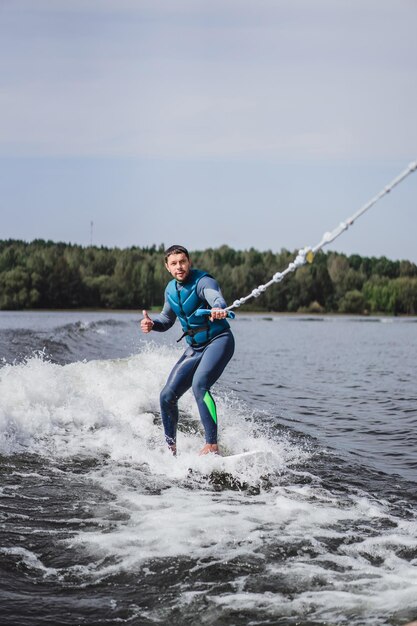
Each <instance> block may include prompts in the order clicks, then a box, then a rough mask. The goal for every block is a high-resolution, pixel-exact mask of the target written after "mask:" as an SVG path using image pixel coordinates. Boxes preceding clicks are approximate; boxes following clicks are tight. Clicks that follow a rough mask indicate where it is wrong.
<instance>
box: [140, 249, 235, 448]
mask: <svg viewBox="0 0 417 626" xmlns="http://www.w3.org/2000/svg"><path fill="white" fill-rule="evenodd" d="M165 267H166V268H167V270H168V272H169V273H170V274H171V276H172V277H173V279H172V280H171V281H170V282H169V283H168V285H167V287H166V289H165V303H164V307H163V309H162V311H161V313H160V314H159V315H156V316H155V317H153V318H152V319H151V318H150V317H149V315H148V313H147V311H143V315H144V318H143V320H142V321H141V324H140V325H141V330H142V332H144V333H149V332H151V330H155V331H157V332H164V331H166V330H168V328H171V326H172V325H173V324H174V322H175V320H176V318H178V319H179V321H180V323H181V326H182V329H183V335H182V336H181V337H180V339H182V338H183V337H185V338H186V341H187V343H188V346H187V349H186V350H185V352H184V354H183V355H182V356H181V358H180V360H179V361H178V363H176V365H175V366H174V368H173V370H172V372H171V374H170V375H169V377H168V380H167V383H166V385H165V387H164V389H163V390H162V392H161V397H160V403H161V415H162V422H163V425H164V431H165V439H166V441H167V443H168V446H169V448H170V449H171V450H172V452H173V454H174V455H175V454H176V452H177V443H176V441H177V424H178V400H179V398H180V397H181V396H182V395H183V394H184V393H185V392H186V391H187V390H188V389H190V388H191V387H192V390H193V393H194V396H195V399H196V402H197V406H198V410H199V413H200V418H201V421H202V423H203V427H204V431H205V438H206V444H205V446H204V447H203V448H202V449H201V450H200V454H209V453H214V454H218V453H219V448H218V445H217V411H216V404H215V402H214V399H213V396H212V395H211V391H210V389H211V387H212V385H213V384H214V383H215V382H216V380H217V379H218V378H219V377H220V376H221V374H222V372H223V370H224V368H225V367H226V365H227V364H228V362H229V361H230V359H231V358H232V356H233V352H234V348H235V342H234V338H233V335H232V332H231V330H230V326H229V323H228V322H227V320H226V319H225V318H226V317H227V311H225V310H224V309H225V308H226V302H225V300H224V298H223V296H222V293H221V291H220V287H219V285H218V283H217V282H216V280H215V279H214V278H213V277H212V276H210V275H209V274H208V273H207V272H203V271H200V270H196V269H193V268H192V267H191V260H190V256H189V254H188V251H187V249H186V248H184V247H183V246H177V245H175V246H171V247H170V248H168V249H167V250H166V251H165ZM198 309H210V314H209V315H207V314H206V315H196V314H195V313H196V311H197V310H198ZM180 339H179V340H178V341H180Z"/></svg>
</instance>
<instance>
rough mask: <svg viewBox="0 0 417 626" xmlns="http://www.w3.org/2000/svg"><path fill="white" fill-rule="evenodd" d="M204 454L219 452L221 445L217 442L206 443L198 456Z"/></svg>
mask: <svg viewBox="0 0 417 626" xmlns="http://www.w3.org/2000/svg"><path fill="white" fill-rule="evenodd" d="M203 454H219V446H218V445H217V443H206V445H205V446H204V447H203V448H201V450H200V452H199V453H198V456H202V455H203Z"/></svg>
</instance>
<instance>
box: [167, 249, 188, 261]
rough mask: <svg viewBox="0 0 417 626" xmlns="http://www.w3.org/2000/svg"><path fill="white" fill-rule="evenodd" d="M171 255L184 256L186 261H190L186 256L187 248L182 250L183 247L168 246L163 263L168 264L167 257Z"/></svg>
mask: <svg viewBox="0 0 417 626" xmlns="http://www.w3.org/2000/svg"><path fill="white" fill-rule="evenodd" d="M171 254H185V256H186V257H187V259H188V260H190V255H189V254H188V250H187V248H184V246H170V247H169V248H167V249H166V250H165V254H164V256H165V263H167V262H168V257H169V256H171Z"/></svg>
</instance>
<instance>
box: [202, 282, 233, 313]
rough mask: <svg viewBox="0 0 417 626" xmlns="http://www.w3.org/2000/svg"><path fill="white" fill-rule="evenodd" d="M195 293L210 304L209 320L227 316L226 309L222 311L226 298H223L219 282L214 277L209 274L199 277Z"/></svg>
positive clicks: (225, 305)
mask: <svg viewBox="0 0 417 626" xmlns="http://www.w3.org/2000/svg"><path fill="white" fill-rule="evenodd" d="M197 295H198V297H199V298H201V299H202V300H206V302H208V304H209V305H210V306H211V317H210V319H211V321H213V320H214V319H222V318H224V317H227V311H224V309H225V308H226V307H227V304H226V300H225V299H224V298H223V294H222V292H221V290H220V287H219V283H218V282H217V280H216V279H215V278H212V277H211V276H203V277H202V278H200V280H199V281H198V285H197Z"/></svg>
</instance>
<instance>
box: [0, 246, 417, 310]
mask: <svg viewBox="0 0 417 626" xmlns="http://www.w3.org/2000/svg"><path fill="white" fill-rule="evenodd" d="M295 255H296V253H295V252H294V251H293V252H290V251H288V250H281V251H280V252H278V253H273V252H271V251H267V252H259V251H257V250H254V249H253V248H251V249H250V250H234V249H232V248H229V247H228V246H221V247H220V248H214V249H211V248H210V249H208V250H203V251H195V252H192V261H193V264H194V266H195V267H198V268H200V269H204V270H206V271H208V272H210V273H211V274H213V276H215V278H217V280H218V281H219V283H220V285H221V288H222V291H223V294H224V296H225V298H226V300H227V302H228V303H232V302H233V301H234V300H235V299H237V298H240V297H242V296H245V295H247V294H248V293H249V292H251V291H252V289H253V288H254V287H257V286H258V285H260V284H263V283H265V282H267V281H268V280H269V279H270V278H271V277H272V275H273V274H274V273H275V272H277V271H282V270H283V269H285V268H286V267H287V266H288V263H289V262H290V261H292V260H293V259H294V257H295ZM168 280H169V274H168V273H167V271H166V269H165V267H164V264H163V246H160V247H156V246H152V247H148V248H139V247H132V248H126V249H119V248H104V247H100V248H99V247H95V246H90V247H82V246H77V245H71V244H65V243H54V242H52V241H43V240H40V239H38V240H35V241H32V242H31V243H26V242H24V241H16V240H8V241H0V309H2V310H20V309H63V308H65V309H68V308H84V307H94V308H109V309H142V308H152V307H159V306H161V305H162V304H163V292H164V288H165V285H166V283H167V282H168ZM243 310H246V311H247V310H258V311H283V312H285V311H286V312H309V313H314V312H317V313H325V312H328V313H333V312H339V313H359V314H366V313H385V314H393V315H398V314H412V315H415V314H417V266H416V265H415V264H414V263H411V262H410V261H390V260H389V259H387V258H386V257H381V258H375V257H371V258H369V257H361V256H359V255H357V254H354V255H351V256H345V255H344V254H338V253H335V252H327V253H324V252H321V253H319V254H318V255H317V257H316V258H315V260H314V262H313V263H312V264H311V265H306V266H304V267H301V268H299V269H298V270H297V271H296V272H295V273H294V274H291V275H290V276H287V277H286V278H285V279H284V280H283V281H282V282H281V283H279V284H276V285H273V286H272V287H270V289H268V290H267V291H266V292H265V293H264V294H263V295H262V296H261V297H259V298H257V299H256V300H251V301H250V303H249V304H247V305H245V307H244V309H243Z"/></svg>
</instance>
